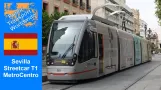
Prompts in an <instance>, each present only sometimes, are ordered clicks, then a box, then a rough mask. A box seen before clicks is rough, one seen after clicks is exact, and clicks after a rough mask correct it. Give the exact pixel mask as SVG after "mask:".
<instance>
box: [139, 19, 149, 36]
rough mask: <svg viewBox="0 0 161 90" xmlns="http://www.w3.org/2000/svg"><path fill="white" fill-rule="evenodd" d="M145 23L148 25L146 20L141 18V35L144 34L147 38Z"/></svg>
mask: <svg viewBox="0 0 161 90" xmlns="http://www.w3.org/2000/svg"><path fill="white" fill-rule="evenodd" d="M145 25H148V24H147V23H146V22H145V21H144V20H141V19H140V36H142V37H143V38H146V37H145ZM147 29H148V28H147ZM146 34H148V33H146ZM146 36H147V35H146Z"/></svg>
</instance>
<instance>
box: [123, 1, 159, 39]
mask: <svg viewBox="0 0 161 90" xmlns="http://www.w3.org/2000/svg"><path fill="white" fill-rule="evenodd" d="M154 1H155V0H126V4H127V5H128V6H129V7H130V8H134V9H139V12H140V18H141V19H142V20H144V21H145V22H147V24H148V28H151V29H152V30H154V31H155V32H157V33H158V35H159V40H161V26H160V25H159V24H158V18H157V17H156V15H155V10H156V9H155V7H156V6H155V3H154Z"/></svg>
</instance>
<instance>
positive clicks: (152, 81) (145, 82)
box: [128, 66, 161, 90]
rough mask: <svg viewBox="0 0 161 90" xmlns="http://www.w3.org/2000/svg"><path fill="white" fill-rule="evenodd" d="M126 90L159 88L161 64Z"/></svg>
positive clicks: (155, 89) (152, 89)
mask: <svg viewBox="0 0 161 90" xmlns="http://www.w3.org/2000/svg"><path fill="white" fill-rule="evenodd" d="M128 90H161V66H159V67H157V68H156V69H155V70H154V71H152V72H151V73H149V74H148V75H147V76H146V77H144V78H143V79H142V80H140V81H139V82H137V83H136V84H134V85H133V86H132V87H131V88H129V89H128Z"/></svg>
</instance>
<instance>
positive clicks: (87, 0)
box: [86, 0, 89, 8]
mask: <svg viewBox="0 0 161 90" xmlns="http://www.w3.org/2000/svg"><path fill="white" fill-rule="evenodd" d="M86 3H87V4H86V5H87V8H88V6H89V0H86Z"/></svg>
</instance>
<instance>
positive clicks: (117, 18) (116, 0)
mask: <svg viewBox="0 0 161 90" xmlns="http://www.w3.org/2000/svg"><path fill="white" fill-rule="evenodd" d="M106 3H112V4H117V5H121V6H122V7H123V9H120V8H119V7H114V6H106V7H105V8H102V9H99V10H98V11H97V12H96V15H97V16H100V17H103V18H105V19H108V20H110V21H112V22H113V23H115V24H116V27H118V28H120V29H122V19H123V16H122V15H120V14H116V15H112V16H108V15H109V14H110V13H112V12H114V11H117V10H123V11H125V12H126V15H125V20H126V22H125V26H126V30H127V32H129V33H133V32H134V26H133V24H134V18H133V13H132V10H131V9H130V8H129V7H128V6H127V5H126V1H125V0H91V11H93V10H94V9H95V8H96V7H98V6H100V5H104V4H106Z"/></svg>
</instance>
